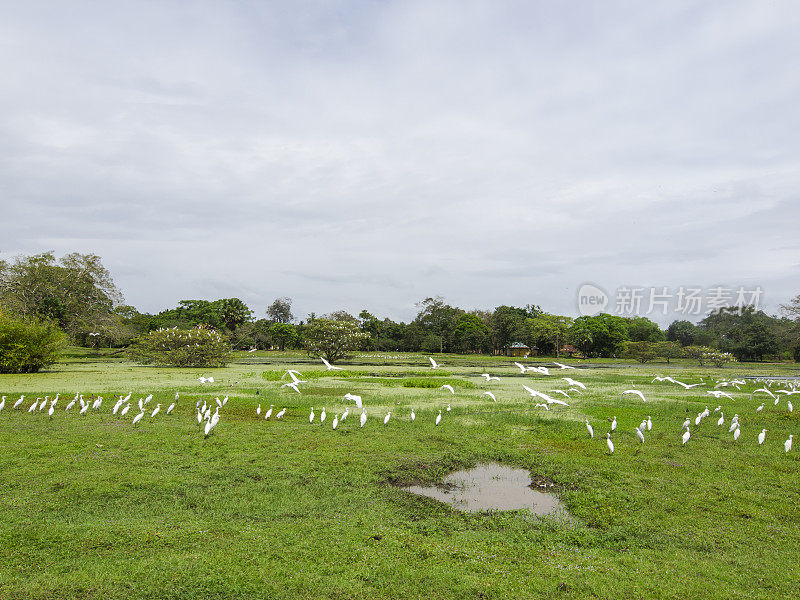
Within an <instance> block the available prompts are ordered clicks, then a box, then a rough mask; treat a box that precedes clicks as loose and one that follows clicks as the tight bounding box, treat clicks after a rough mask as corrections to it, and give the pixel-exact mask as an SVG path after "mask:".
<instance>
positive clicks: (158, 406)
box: [150, 404, 161, 419]
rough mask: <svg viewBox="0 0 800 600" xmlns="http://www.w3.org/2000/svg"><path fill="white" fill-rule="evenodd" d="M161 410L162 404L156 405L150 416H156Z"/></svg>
mask: <svg viewBox="0 0 800 600" xmlns="http://www.w3.org/2000/svg"><path fill="white" fill-rule="evenodd" d="M160 410H161V405H160V404H156V407H155V408H154V409H153V412H152V413H150V418H151V419H152V418H153V417H155V416H156V415H157V414H158V411H160Z"/></svg>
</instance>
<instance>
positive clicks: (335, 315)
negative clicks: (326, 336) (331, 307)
mask: <svg viewBox="0 0 800 600" xmlns="http://www.w3.org/2000/svg"><path fill="white" fill-rule="evenodd" d="M323 318H325V319H331V320H332V321H349V322H350V323H358V319H356V318H355V317H354V316H353V315H351V314H350V313H349V312H347V311H346V310H335V311H333V312H332V313H328V314H327V315H323Z"/></svg>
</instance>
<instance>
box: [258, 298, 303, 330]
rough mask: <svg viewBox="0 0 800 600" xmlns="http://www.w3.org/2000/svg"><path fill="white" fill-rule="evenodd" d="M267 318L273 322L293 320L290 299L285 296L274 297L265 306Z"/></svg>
mask: <svg viewBox="0 0 800 600" xmlns="http://www.w3.org/2000/svg"><path fill="white" fill-rule="evenodd" d="M267 318H268V319H270V320H271V321H273V322H275V323H291V322H292V321H294V315H293V314H292V299H291V298H287V297H286V296H284V297H282V298H276V299H275V301H274V302H273V303H272V304H270V305H269V306H268V307H267ZM312 320H313V319H312Z"/></svg>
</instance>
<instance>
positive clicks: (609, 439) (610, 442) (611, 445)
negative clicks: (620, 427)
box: [606, 433, 614, 454]
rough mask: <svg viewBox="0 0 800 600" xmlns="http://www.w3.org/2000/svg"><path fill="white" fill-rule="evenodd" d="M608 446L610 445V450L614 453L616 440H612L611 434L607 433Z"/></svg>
mask: <svg viewBox="0 0 800 600" xmlns="http://www.w3.org/2000/svg"><path fill="white" fill-rule="evenodd" d="M606 446H608V451H609V452H610V453H611V454H614V442H612V441H611V434H610V433H607V434H606Z"/></svg>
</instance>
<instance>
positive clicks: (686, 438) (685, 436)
mask: <svg viewBox="0 0 800 600" xmlns="http://www.w3.org/2000/svg"><path fill="white" fill-rule="evenodd" d="M690 437H692V434H691V433H690V432H689V426H688V425H687V426H686V431H685V432H684V433H683V444H682V445H684V446H685V445H686V442H688V441H689V438H690Z"/></svg>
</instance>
